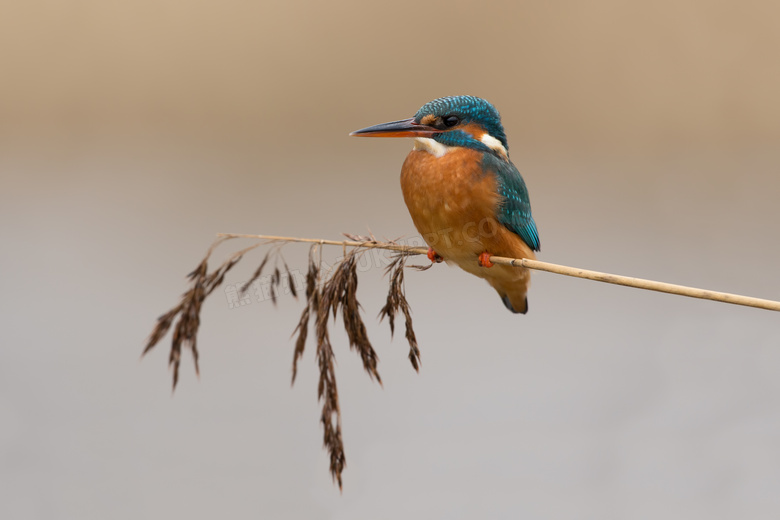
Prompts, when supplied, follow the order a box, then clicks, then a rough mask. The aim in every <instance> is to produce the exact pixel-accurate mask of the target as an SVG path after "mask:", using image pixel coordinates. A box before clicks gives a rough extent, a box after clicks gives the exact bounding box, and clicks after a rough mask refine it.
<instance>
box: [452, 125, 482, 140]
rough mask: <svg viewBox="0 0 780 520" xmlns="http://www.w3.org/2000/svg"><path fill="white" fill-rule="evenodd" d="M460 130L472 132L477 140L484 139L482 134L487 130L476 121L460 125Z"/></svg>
mask: <svg viewBox="0 0 780 520" xmlns="http://www.w3.org/2000/svg"><path fill="white" fill-rule="evenodd" d="M458 130H463V131H464V132H466V133H467V134H471V135H472V136H473V137H474V139H476V140H477V141H479V140H480V139H482V136H483V135H485V131H484V130H483V129H482V128H480V127H479V125H475V124H474V123H469V124H467V125H463V126H460V127H458Z"/></svg>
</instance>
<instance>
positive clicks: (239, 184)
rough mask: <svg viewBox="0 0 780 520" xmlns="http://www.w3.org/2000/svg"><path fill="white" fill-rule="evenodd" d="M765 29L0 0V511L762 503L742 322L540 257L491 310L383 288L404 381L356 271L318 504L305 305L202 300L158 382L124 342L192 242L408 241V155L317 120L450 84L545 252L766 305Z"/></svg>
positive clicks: (480, 7) (774, 133) (640, 9)
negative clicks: (487, 128)
mask: <svg viewBox="0 0 780 520" xmlns="http://www.w3.org/2000/svg"><path fill="white" fill-rule="evenodd" d="M778 20H780V7H778V6H777V5H775V4H773V3H771V2H766V1H761V2H759V1H741V2H737V1H734V0H729V1H724V2H706V1H703V0H700V1H685V0H683V1H669V0H661V1H657V2H650V3H647V2H642V3H639V2H620V1H616V0H601V1H577V2H574V1H568V2H538V1H535V2H531V1H520V2H484V3H474V2H459V1H452V2H408V1H396V2H392V3H382V4H372V3H367V2H359V1H334V2H311V1H299V2H285V3H281V2H279V3H271V2H242V1H223V2H184V1H157V2H149V1H145V0H139V1H136V2H117V1H107V0H103V1H100V2H98V1H90V0H84V1H72V2H54V1H31V2H25V3H17V4H15V5H11V4H8V5H4V6H2V7H0V64H1V65H2V72H3V74H2V80H1V81H0V182H1V183H2V184H1V186H2V190H0V215H2V219H0V226H2V236H3V237H4V244H5V247H4V248H3V254H2V255H0V269H1V272H2V273H3V282H4V283H3V291H2V296H0V311H1V313H0V316H2V327H0V340H1V341H2V345H3V348H2V349H0V417H2V425H3V426H2V428H0V460H1V461H2V462H1V463H0V516H2V517H3V518H42V519H43V518H45V519H48V518H78V519H86V518H161V517H164V516H168V517H174V518H179V517H182V518H183V517H186V518H193V519H197V518H215V517H231V518H257V517H261V518H334V519H364V518H383V519H384V518H387V519H389V518H442V519H448V520H450V519H460V518H538V519H548V518H555V519H605V518H620V519H627V518H630V519H645V518H647V519H650V518H668V519H673V518H685V519H691V518H707V519H719V518H752V519H753V518H777V517H778V515H780V382H779V381H780V378H778V373H779V372H780V321H779V320H780V317H778V315H776V314H773V313H770V312H767V311H760V310H755V309H746V308H738V307H732V306H727V305H723V304H717V303H712V302H704V301H695V300H688V299H683V298H678V297H673V296H668V295H661V294H655V293H648V292H642V291H635V290H631V289H626V288H620V287H613V286H606V285H603V284H596V283H593V282H587V281H582V280H573V279H563V278H560V277H556V276H554V275H550V274H544V273H538V274H535V275H534V284H533V288H532V292H531V295H530V313H529V314H528V315H527V316H515V315H512V314H510V313H508V312H507V311H506V310H505V309H504V308H503V306H502V304H501V302H500V301H499V299H498V298H497V297H496V295H495V293H494V292H493V291H492V290H491V289H490V288H489V287H488V286H486V285H485V284H484V283H483V282H482V281H480V280H478V279H476V278H472V277H468V276H467V275H466V274H464V273H462V272H461V271H458V270H456V269H454V268H447V267H445V266H438V267H437V268H435V269H432V270H430V271H427V272H425V273H415V272H410V273H408V274H407V291H408V296H409V299H410V301H411V303H412V306H413V309H414V318H415V323H416V329H417V335H418V338H419V341H420V344H421V348H422V356H423V358H422V359H423V365H422V369H421V371H420V374H415V373H414V372H413V371H412V369H411V367H409V366H408V365H409V364H408V361H407V360H406V352H407V348H406V345H405V343H404V342H403V340H402V339H403V338H402V337H397V338H396V339H395V340H394V341H392V342H391V340H390V337H389V332H388V330H387V325H386V324H378V323H377V322H376V320H375V318H374V317H375V315H376V313H377V312H378V310H379V309H380V308H381V306H382V304H383V299H384V293H385V290H386V289H385V288H386V285H385V280H383V279H382V272H381V270H380V269H378V268H375V269H369V270H368V271H366V272H364V273H363V274H362V278H361V282H360V284H361V289H360V295H361V296H360V297H361V300H362V302H363V304H364V306H365V317H366V320H367V323H368V324H369V329H370V330H369V333H370V334H371V337H372V338H373V341H374V345H375V347H376V348H377V350H378V352H379V355H380V358H381V363H380V367H379V368H380V373H381V375H382V378H383V380H384V383H385V385H384V388H379V387H378V386H377V385H375V384H373V383H371V382H370V381H369V380H368V378H367V377H366V376H365V374H363V373H362V370H361V367H360V363H359V361H358V360H357V358H356V356H355V355H354V354H353V353H351V352H349V351H348V350H347V348H346V343H345V341H344V338H343V337H342V336H340V335H336V336H335V341H336V345H337V351H336V355H337V357H338V361H339V365H338V374H339V390H340V394H341V399H342V407H343V415H344V434H345V443H346V449H347V462H348V467H347V471H346V472H345V474H344V477H345V489H344V492H343V494H339V492H338V490H337V488H335V487H334V486H333V485H332V484H331V482H330V479H329V477H328V472H327V458H326V455H325V453H324V452H323V451H322V450H321V430H320V425H319V423H318V418H319V409H318V405H317V403H316V374H315V370H314V356H313V349H312V347H311V346H310V347H309V350H308V351H307V352H306V355H305V357H304V359H303V362H302V373H300V374H299V379H298V382H297V383H296V385H295V387H293V388H292V389H291V388H290V385H289V378H290V360H291V357H292V344H291V342H290V340H289V334H290V332H291V331H292V330H293V328H294V326H295V323H296V322H297V319H298V314H299V312H300V310H301V302H295V301H293V300H292V299H290V298H285V299H283V300H282V301H281V302H280V305H279V307H278V308H274V307H273V306H272V305H271V304H270V303H268V302H258V301H254V302H253V303H252V304H251V305H246V306H244V307H241V308H238V309H230V308H229V305H228V301H227V298H226V297H225V295H220V294H215V296H214V297H213V298H212V300H211V301H209V302H208V305H207V306H206V309H205V310H204V316H203V317H204V319H203V325H202V328H201V336H200V345H201V350H202V355H201V372H202V373H201V378H200V381H198V380H197V379H196V377H195V375H194V373H193V370H192V364H191V360H190V358H189V356H185V362H184V366H183V370H182V377H181V381H180V385H179V388H178V389H177V391H176V393H175V395H174V396H173V397H171V395H170V379H169V373H168V371H167V368H166V362H167V344H164V345H161V346H159V347H158V348H157V349H156V350H155V351H153V352H152V353H151V354H150V355H149V356H147V357H146V358H145V359H143V361H140V362H139V355H140V352H141V348H142V345H143V342H144V339H145V338H146V336H147V334H148V333H149V331H150V330H151V327H152V325H153V323H154V320H155V318H156V317H157V315H158V314H160V313H161V312H162V311H164V310H165V309H167V308H168V307H170V306H171V305H173V304H174V303H175V301H176V299H177V297H178V296H179V294H180V293H181V292H182V291H183V290H184V288H185V282H184V274H186V273H187V272H188V271H189V270H190V269H192V268H193V267H194V265H195V264H196V263H197V261H198V260H199V258H200V255H201V254H202V253H203V251H204V250H205V249H206V247H207V246H208V244H209V243H210V242H211V240H212V238H213V236H214V234H215V233H217V232H221V231H231V232H247V233H253V232H255V233H270V234H289V235H298V236H311V237H323V238H334V237H338V236H339V234H340V233H341V232H352V233H363V232H365V231H366V229H368V228H370V229H371V230H372V231H373V232H374V233H375V234H376V235H377V236H380V237H383V236H387V237H397V236H401V235H403V236H406V237H413V236H414V228H413V226H412V224H411V220H410V219H409V217H408V215H407V213H406V208H405V207H404V205H403V201H402V198H401V194H400V189H399V187H398V173H399V170H400V166H401V163H402V161H403V158H404V156H405V154H406V151H407V150H408V149H409V148H410V146H411V143H409V142H408V141H403V140H358V139H350V138H348V137H347V134H348V133H349V132H350V131H351V130H355V129H357V128H361V127H364V126H367V125H370V124H374V123H379V122H384V121H389V120H393V119H401V118H405V117H410V116H411V115H413V114H414V112H415V111H416V110H417V109H418V108H419V106H420V105H422V104H423V103H425V102H426V101H428V100H430V99H433V98H436V97H440V96H444V95H453V94H465V93H468V94H473V95H478V96H482V97H485V98H487V99H489V100H490V101H491V102H493V103H494V104H495V105H496V106H497V107H498V109H499V110H500V111H501V113H502V115H503V117H504V123H505V127H506V130H507V134H508V136H509V142H510V148H511V150H510V151H511V153H512V158H513V160H514V162H515V164H516V165H517V166H518V168H519V169H520V171H521V172H523V174H524V176H525V178H526V181H527V183H528V185H529V188H530V190H531V197H532V202H533V207H534V214H535V216H536V219H537V222H538V224H539V229H540V234H541V237H542V245H543V250H542V254H541V255H540V258H541V259H543V260H547V261H551V262H558V263H563V264H569V265H575V266H580V267H584V268H591V269H597V270H604V271H612V272H618V273H621V274H629V275H634V276H643V277H649V278H655V279H660V280H664V281H670V282H676V283H683V284H688V285H694V286H701V287H707V288H712V289H717V290H725V291H731V292H737V293H742V294H748V295H754V296H760V297H765V298H770V299H778V298H780V278H778V276H777V271H776V268H777V265H778V262H780V247H779V246H778V240H777V236H778V229H779V228H780V208H778V206H777V200H778V195H780V179H779V178H778V173H780V148H779V147H778V142H779V141H780V101H778V92H780V62H779V61H778V58H777V57H778V56H779V55H780V21H778ZM235 245H238V244H235ZM231 247H232V246H231ZM228 249H230V248H229V247H228V248H226V249H225V252H227V250H228ZM334 254H335V252H334ZM305 256H306V248H305V247H303V246H290V247H288V248H287V249H286V258H287V260H288V262H290V263H291V264H293V266H295V267H303V266H304V265H305ZM259 258H260V257H259V255H258V256H257V257H256V258H255V260H256V261H259ZM250 263H253V262H250ZM250 263H247V264H246V265H244V266H243V268H237V269H236V271H235V272H233V273H232V276H231V277H230V278H229V280H228V283H238V282H241V281H243V280H246V279H247V277H248V276H249V274H250V273H251V270H252V268H253V266H252V265H250Z"/></svg>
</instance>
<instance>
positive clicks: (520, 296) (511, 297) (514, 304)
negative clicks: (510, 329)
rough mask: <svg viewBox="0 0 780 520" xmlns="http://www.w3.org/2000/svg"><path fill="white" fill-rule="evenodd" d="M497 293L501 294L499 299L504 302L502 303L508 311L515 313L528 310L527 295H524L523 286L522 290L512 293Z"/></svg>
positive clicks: (523, 312) (522, 312)
mask: <svg viewBox="0 0 780 520" xmlns="http://www.w3.org/2000/svg"><path fill="white" fill-rule="evenodd" d="M498 294H499V295H500V296H501V301H502V302H504V305H505V306H506V308H507V309H509V310H510V311H512V312H514V313H515V314H525V313H526V312H528V297H527V296H526V290H525V288H523V290H522V291H515V292H514V293H505V294H501V293H500V292H499V293H498Z"/></svg>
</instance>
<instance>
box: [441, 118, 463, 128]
mask: <svg viewBox="0 0 780 520" xmlns="http://www.w3.org/2000/svg"><path fill="white" fill-rule="evenodd" d="M442 122H443V123H444V126H448V127H453V126H455V125H457V124H458V123H460V118H459V117H458V116H444V117H443V118H442Z"/></svg>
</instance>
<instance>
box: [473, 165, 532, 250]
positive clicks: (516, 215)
mask: <svg viewBox="0 0 780 520" xmlns="http://www.w3.org/2000/svg"><path fill="white" fill-rule="evenodd" d="M483 167H484V168H485V170H486V171H492V172H494V173H495V174H496V177H497V178H498V192H499V194H500V195H501V198H502V200H501V204H500V206H499V208H498V221H499V222H500V223H501V224H503V225H505V226H506V227H507V228H508V229H509V230H510V231H512V232H513V233H515V234H517V235H519V236H520V238H522V239H523V242H525V243H526V244H528V246H529V247H530V248H531V249H533V250H534V251H539V248H540V243H539V232H538V231H537V230H536V222H534V218H533V216H532V215H531V199H530V198H529V197H528V188H526V187H525V181H524V180H523V177H522V176H521V175H520V172H519V171H517V168H515V165H514V164H512V163H511V162H509V161H504V160H503V159H501V158H499V157H497V156H495V155H493V154H491V153H486V154H485V155H484V159H483Z"/></svg>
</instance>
